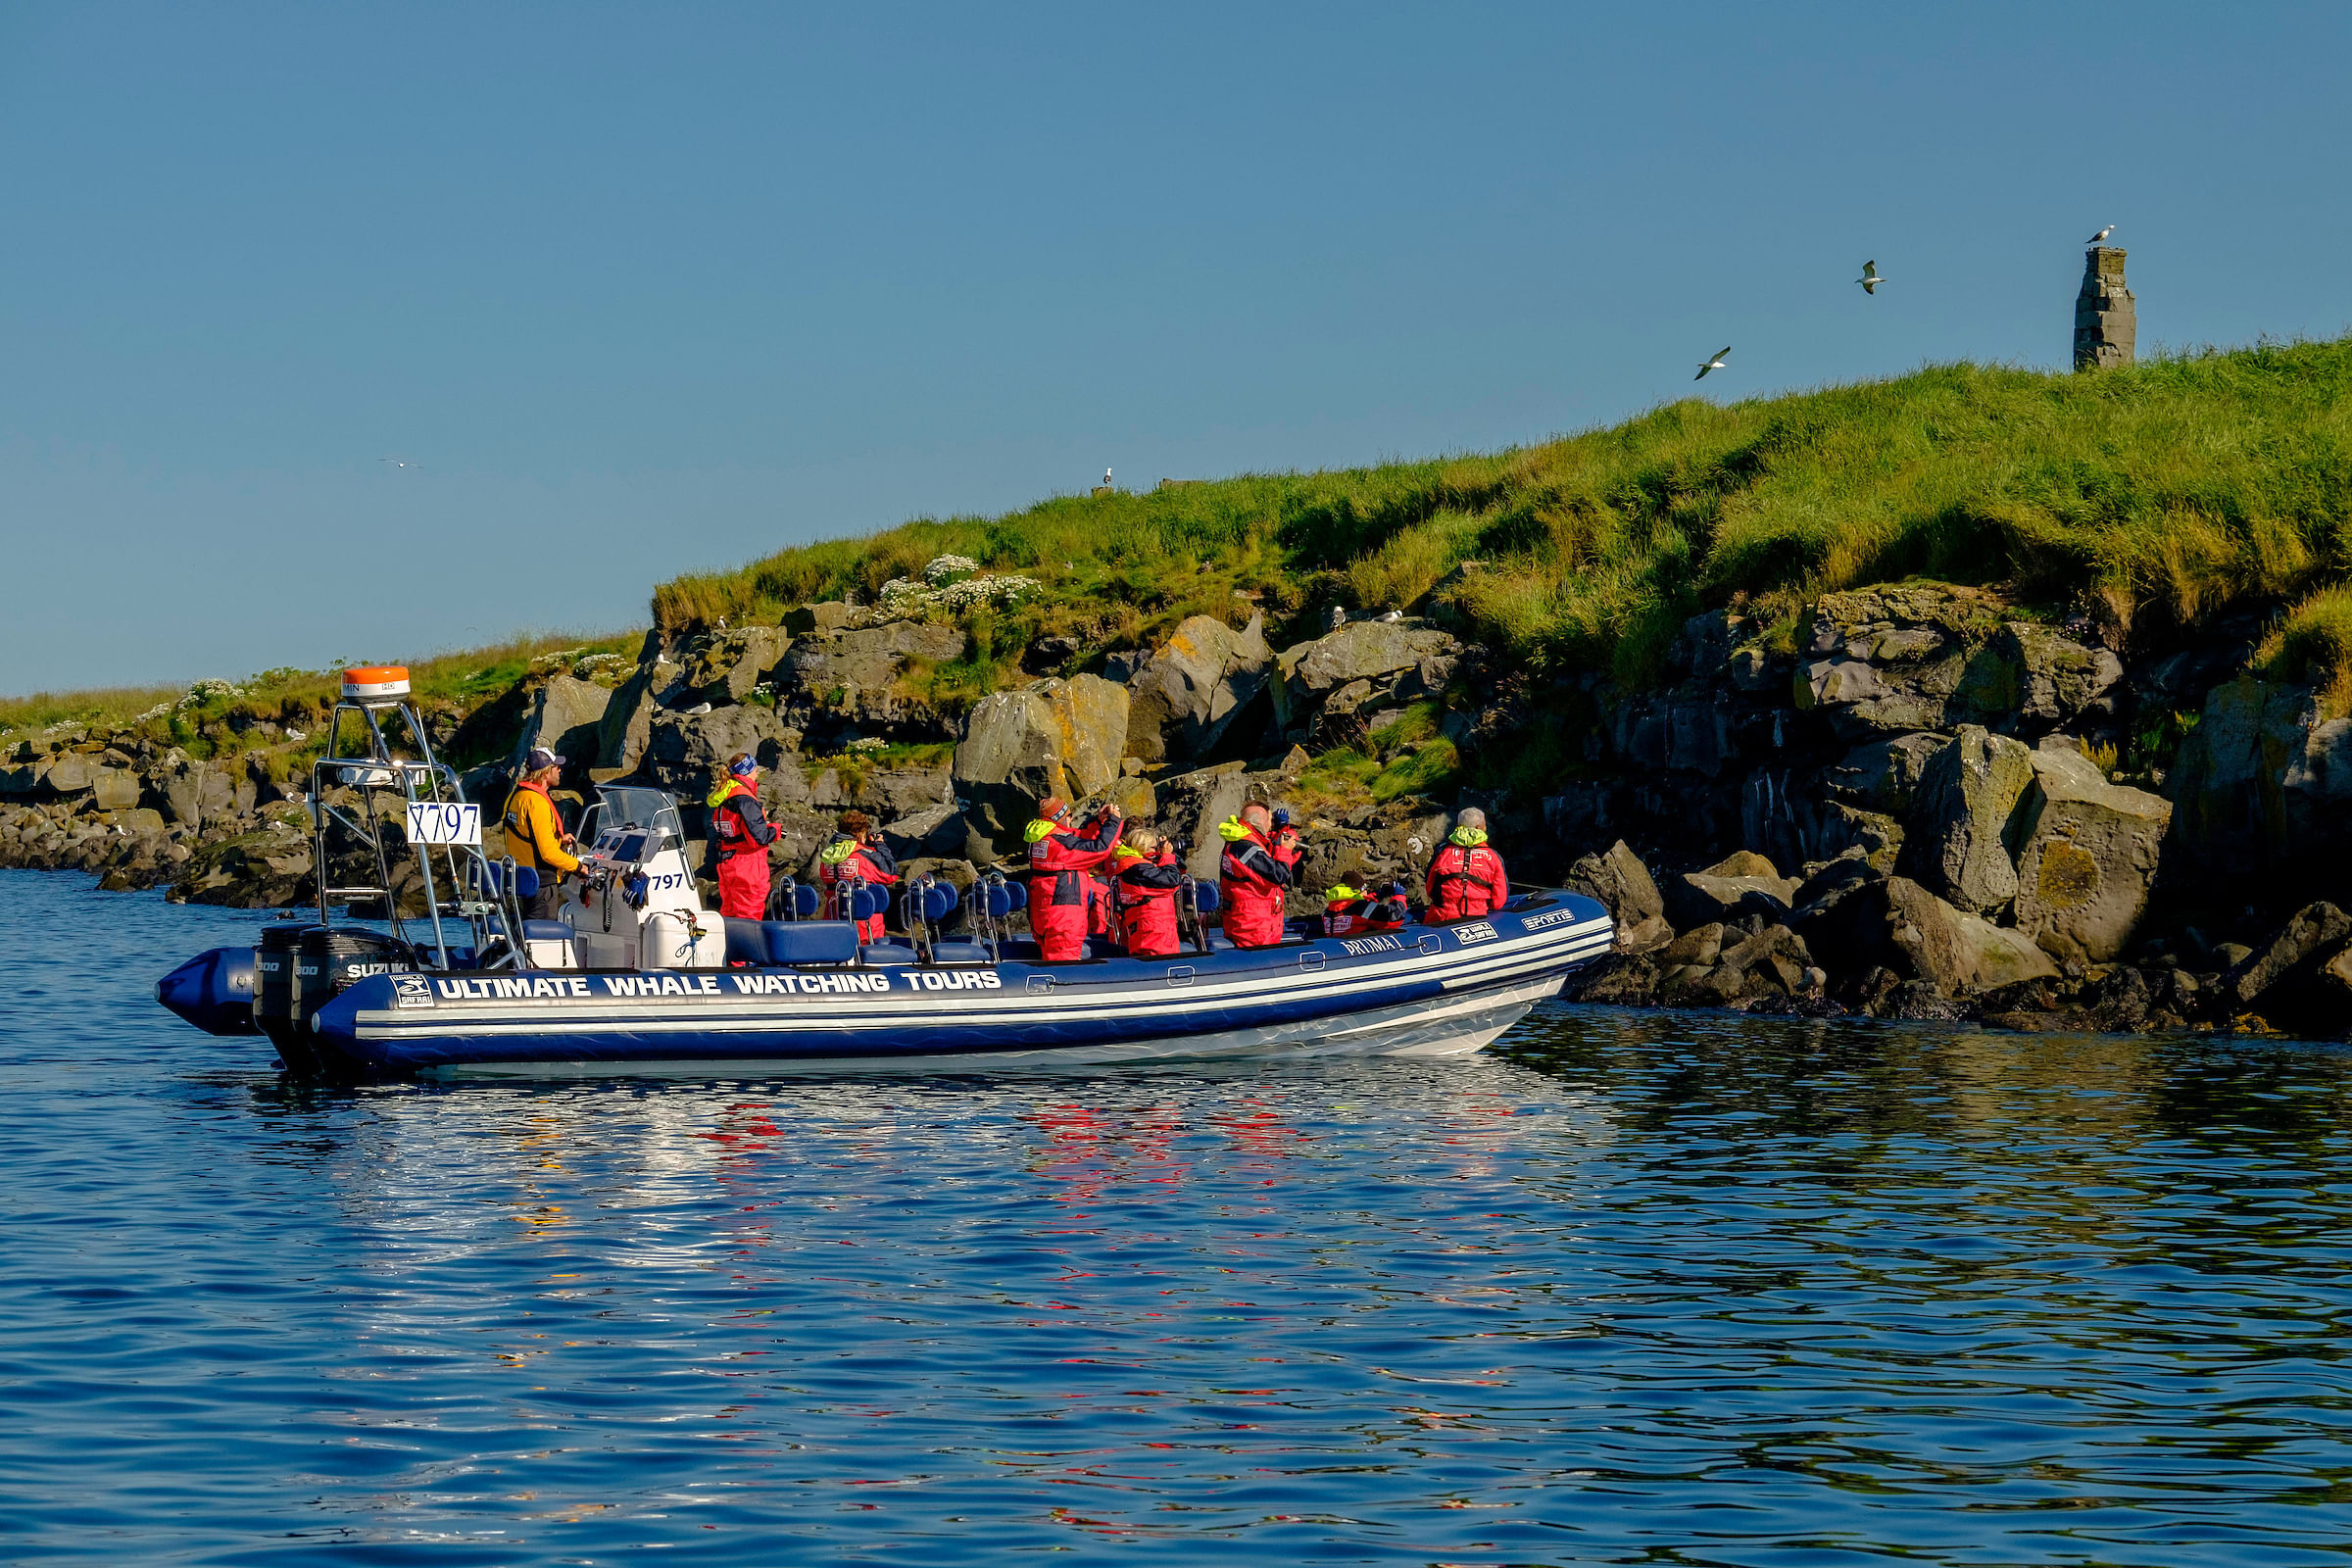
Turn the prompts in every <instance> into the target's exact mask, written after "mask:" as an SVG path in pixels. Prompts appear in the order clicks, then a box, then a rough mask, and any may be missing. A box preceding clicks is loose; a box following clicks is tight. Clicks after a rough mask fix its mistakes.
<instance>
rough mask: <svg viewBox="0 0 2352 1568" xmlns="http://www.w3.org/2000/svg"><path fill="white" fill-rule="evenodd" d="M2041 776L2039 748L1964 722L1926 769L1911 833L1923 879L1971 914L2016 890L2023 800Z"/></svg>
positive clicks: (1912, 862)
mask: <svg viewBox="0 0 2352 1568" xmlns="http://www.w3.org/2000/svg"><path fill="white" fill-rule="evenodd" d="M2033 783H2034V754H2033V753H2032V752H2030V751H2028V750H2027V749H2026V747H2025V745H2024V744H2023V743H2022V742H2019V741H2013V740H2011V739H2010V738H2009V737H2007V736H2006V735H1994V734H1992V733H1990V732H1989V731H1987V730H1985V729H1984V728H1983V727H1981V726H1979V725H1975V724H1963V725H1961V726H1960V730H1959V733H1958V734H1957V735H1956V736H1955V737H1954V738H1953V740H1952V743H1951V744H1950V745H1949V746H1946V747H1945V748H1944V749H1943V750H1942V751H1941V752H1938V753H1937V754H1936V757H1935V758H1934V759H1933V760H1930V762H1929V763H1928V766H1927V770H1926V771H1925V772H1924V773H1922V774H1921V775H1920V781H1919V790H1918V794H1917V796H1916V797H1915V798H1914V800H1913V801H1912V804H1911V817H1910V822H1909V824H1908V826H1907V829H1906V832H1905V838H1904V844H1905V848H1906V849H1907V850H1908V851H1909V854H1908V856H1907V857H1906V861H1907V863H1908V864H1909V866H1910V867H1911V868H1912V873H1913V875H1914V876H1916V877H1917V878H1918V880H1919V882H1920V884H1921V885H1922V886H1924V887H1926V888H1927V889H1928V890H1929V891H1930V892H1932V893H1934V894H1936V896H1937V897H1939V898H1942V899H1944V900H1946V901H1947V902H1949V903H1951V904H1952V905H1954V906H1956V907H1959V908H1962V909H1966V910H1968V911H1969V912H1970V913H1972V914H1987V913H1991V912H1993V911H1996V910H1999V909H2003V908H2006V907H2008V905H2009V903H2010V901H2011V900H2013V899H2015V898H2016V897H2017V866H2016V864H2015V862H2014V861H2013V860H2012V859H2011V858H2010V857H2011V855H2012V853H2013V849H2014V846H2015V844H2016V842H2017V834H2018V825H2017V820H2016V819H2017V817H2018V814H2019V807H2020V803H2021V802H2022V801H2023V800H2024V798H2025V794H2026V791H2027V790H2028V789H2030V788H2031V787H2032V786H2033Z"/></svg>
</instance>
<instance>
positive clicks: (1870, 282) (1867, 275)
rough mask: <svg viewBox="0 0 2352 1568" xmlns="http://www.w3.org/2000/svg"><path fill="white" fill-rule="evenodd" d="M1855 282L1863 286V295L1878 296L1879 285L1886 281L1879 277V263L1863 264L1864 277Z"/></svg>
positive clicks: (1856, 279)
mask: <svg viewBox="0 0 2352 1568" xmlns="http://www.w3.org/2000/svg"><path fill="white" fill-rule="evenodd" d="M1854 281H1855V282H1857V283H1859V284H1861V285H1862V292H1863V293H1865V294H1876V293H1877V292H1878V291H1879V285H1880V284H1881V283H1884V282H1886V281H1887V280H1886V279H1885V278H1883V277H1881V276H1880V275H1879V264H1878V263H1876V262H1864V263H1863V264H1862V275H1861V276H1860V277H1857V278H1855V279H1854Z"/></svg>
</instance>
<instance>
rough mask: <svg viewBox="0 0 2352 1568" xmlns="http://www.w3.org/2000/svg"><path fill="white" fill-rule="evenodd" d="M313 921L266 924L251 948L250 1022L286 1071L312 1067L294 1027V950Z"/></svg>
mask: <svg viewBox="0 0 2352 1568" xmlns="http://www.w3.org/2000/svg"><path fill="white" fill-rule="evenodd" d="M319 929H320V928H319V927H318V926H315V925H291V924H279V925H268V926H264V927H262V940H261V941H260V942H258V943H256V944H255V945H254V950H253V1022H254V1026H255V1027H256V1028H258V1029H260V1030H261V1032H262V1033H264V1034H266V1035H268V1036H269V1037H270V1044H271V1045H273V1046H275V1047H276V1048H277V1055H278V1059H279V1060H281V1061H283V1062H284V1063H285V1064H286V1067H287V1069H288V1070H289V1071H293V1072H304V1071H309V1070H313V1069H314V1067H315V1065H316V1064H315V1063H314V1062H313V1061H312V1058H311V1048H310V1044H309V1042H307V1041H305V1040H303V1039H302V1038H301V1036H300V1034H299V1033H298V1032H297V1031H296V1029H295V1027H294V950H295V948H296V947H297V946H298V945H299V944H300V943H301V941H302V939H303V937H304V936H305V935H306V934H308V933H309V932H312V931H317V930H319Z"/></svg>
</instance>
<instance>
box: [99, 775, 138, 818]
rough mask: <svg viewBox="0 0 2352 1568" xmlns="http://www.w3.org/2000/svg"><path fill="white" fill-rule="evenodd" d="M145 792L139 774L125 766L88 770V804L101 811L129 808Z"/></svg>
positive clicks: (136, 803)
mask: <svg viewBox="0 0 2352 1568" xmlns="http://www.w3.org/2000/svg"><path fill="white" fill-rule="evenodd" d="M145 793H146V790H145V786H143V785H142V784H141V783H140V782H139V775H138V774H136V773H134V772H132V771H131V770H130V769H129V768H127V767H97V768H92V769H91V770H90V804H91V805H92V806H94V807H96V808H97V809H99V810H101V811H127V810H130V809H133V808H135V807H136V806H137V805H138V804H139V800H140V798H141V797H142V796H143V795H144V794H145Z"/></svg>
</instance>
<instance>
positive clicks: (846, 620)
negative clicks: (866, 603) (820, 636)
mask: <svg viewBox="0 0 2352 1568" xmlns="http://www.w3.org/2000/svg"><path fill="white" fill-rule="evenodd" d="M873 619H874V613H873V612H872V611H870V610H868V609H866V608H865V607H863V606H861V605H853V604H849V603H847V602H845V601H843V600H839V599H825V600H820V601H818V602H817V603H815V604H813V605H802V606H801V607H799V608H798V609H796V610H790V611H787V612H785V614H784V629H785V630H786V631H788V632H790V633H792V635H793V636H795V637H806V636H807V635H809V633H810V632H834V631H849V630H852V629H854V628H856V627H858V626H865V625H870V624H872V622H873Z"/></svg>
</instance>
